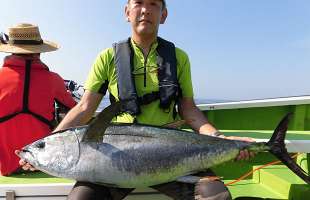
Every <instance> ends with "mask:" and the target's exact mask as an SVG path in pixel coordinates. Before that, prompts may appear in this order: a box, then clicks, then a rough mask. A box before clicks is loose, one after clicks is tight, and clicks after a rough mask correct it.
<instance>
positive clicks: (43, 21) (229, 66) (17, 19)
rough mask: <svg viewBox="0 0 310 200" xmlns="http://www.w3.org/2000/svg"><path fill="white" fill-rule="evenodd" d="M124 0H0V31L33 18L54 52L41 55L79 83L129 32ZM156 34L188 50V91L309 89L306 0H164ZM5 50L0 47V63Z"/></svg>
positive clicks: (244, 95) (217, 95) (232, 96)
mask: <svg viewBox="0 0 310 200" xmlns="http://www.w3.org/2000/svg"><path fill="white" fill-rule="evenodd" d="M126 2H127V1H126V0H113V1H108V0H88V1H85V0H84V1H82V0H27V1H21V0H1V4H0V6H1V8H2V9H1V12H0V32H1V31H2V32H6V31H7V28H8V27H10V26H12V25H15V24H17V23H21V22H27V23H32V24H36V25H38V26H39V28H40V32H41V35H42V38H43V39H46V40H50V41H53V42H56V43H58V44H59V45H60V46H61V48H60V49H59V50H58V51H55V52H50V53H45V54H42V60H43V61H44V62H45V63H46V64H47V65H48V66H49V67H50V70H52V71H55V72H57V73H58V74H60V75H61V76H62V77H63V78H64V79H71V80H75V81H76V82H78V83H79V84H83V83H84V82H85V80H86V77H87V74H88V72H89V70H90V67H91V66H92V63H93V62H94V59H95V58H96V56H97V55H98V54H99V53H100V51H102V50H104V49H105V48H109V47H111V46H112V43H114V42H117V41H119V40H123V39H125V38H127V37H129V36H130V34H131V28H130V24H129V23H128V22H126V20H125V16H124V6H125V4H126ZM167 6H168V13H169V14H168V18H167V21H166V23H165V24H163V25H161V26H160V29H159V36H161V37H163V38H165V39H167V40H170V41H173V42H174V43H175V45H176V46H178V47H179V48H181V49H183V50H184V51H185V52H187V54H188V56H189V58H190V62H191V74H192V81H193V87H194V94H195V98H200V99H218V100H250V99H261V98H275V97H286V96H300V95H310V20H309V19H310V1H309V0H191V1H185V0H167ZM6 55H7V54H5V53H1V52H0V60H1V61H0V62H1V63H2V60H3V58H4V57H5V56H6Z"/></svg>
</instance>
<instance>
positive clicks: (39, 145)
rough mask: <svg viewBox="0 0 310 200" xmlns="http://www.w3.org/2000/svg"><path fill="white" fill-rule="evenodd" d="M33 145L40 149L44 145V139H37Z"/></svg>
mask: <svg viewBox="0 0 310 200" xmlns="http://www.w3.org/2000/svg"><path fill="white" fill-rule="evenodd" d="M35 146H36V147H37V148H39V149H42V148H44V147H45V142H44V141H39V142H37V143H36V144H35Z"/></svg>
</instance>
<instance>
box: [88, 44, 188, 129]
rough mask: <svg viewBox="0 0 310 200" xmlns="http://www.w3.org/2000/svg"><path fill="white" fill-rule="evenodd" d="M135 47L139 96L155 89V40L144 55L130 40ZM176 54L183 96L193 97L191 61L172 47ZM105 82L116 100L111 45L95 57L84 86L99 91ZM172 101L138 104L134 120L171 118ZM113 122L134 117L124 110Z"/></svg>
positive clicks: (164, 120) (146, 121)
mask: <svg viewBox="0 0 310 200" xmlns="http://www.w3.org/2000/svg"><path fill="white" fill-rule="evenodd" d="M131 43H132V47H133V50H134V70H133V77H134V80H135V85H136V90H137V93H138V96H143V95H145V94H148V93H151V92H154V91H158V90H159V87H158V83H159V81H158V77H157V64H156V57H157V52H156V48H157V45H158V43H157V42H155V43H153V44H152V46H151V50H150V52H149V54H148V56H147V58H146V59H145V58H144V55H143V52H142V50H141V49H140V48H139V47H138V46H137V45H136V44H135V42H134V41H133V40H131ZM175 51H176V57H177V77H178V82H179V84H180V87H181V90H182V95H183V97H193V88H192V80H191V72H190V63H189V59H188V56H187V54H186V53H185V52H184V51H182V50H181V49H179V48H176V49H175ZM144 68H146V82H144ZM106 81H108V83H109V84H108V91H109V93H110V94H112V95H113V96H114V97H115V98H116V100H118V89H117V73H116V70H115V63H114V51H113V48H108V49H106V50H104V51H102V52H101V53H100V54H99V55H98V57H97V58H96V60H95V63H94V64H93V66H92V68H91V70H90V73H89V75H88V78H87V80H86V83H85V85H84V88H85V89H86V90H89V91H92V92H99V91H100V88H101V87H102V85H103V84H104V83H105V82H106ZM173 106H174V105H173V104H171V106H170V108H169V109H165V110H164V109H162V108H160V107H159V100H156V101H153V102H152V103H150V104H147V105H142V106H141V114H139V115H138V116H136V118H137V121H138V122H139V123H142V124H151V125H163V124H167V123H171V122H173V121H174V118H173ZM114 121H116V122H124V123H132V122H133V121H134V117H133V116H131V115H130V114H127V113H123V114H121V115H119V116H117V117H116V118H115V119H114Z"/></svg>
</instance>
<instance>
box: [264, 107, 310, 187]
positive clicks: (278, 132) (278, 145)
mask: <svg viewBox="0 0 310 200" xmlns="http://www.w3.org/2000/svg"><path fill="white" fill-rule="evenodd" d="M291 117H292V113H289V114H287V115H286V116H285V117H284V118H283V119H282V120H281V121H280V123H279V125H278V126H277V128H276V129H275V131H274V133H273V135H272V137H271V139H270V140H269V141H268V142H267V145H268V146H269V147H270V150H269V151H270V152H271V153H272V154H273V155H275V156H276V157H277V158H278V159H279V160H281V161H282V162H283V164H285V165H286V166H287V167H288V168H290V169H291V170H292V171H293V172H294V173H295V174H296V175H297V176H299V177H300V178H301V179H302V180H304V181H305V182H306V183H308V184H310V176H308V174H307V173H306V172H305V171H304V170H303V169H302V168H301V167H300V166H299V165H297V164H296V163H295V161H294V160H293V159H292V158H291V157H290V155H289V154H288V152H287V149H286V148H285V143H284V140H285V135H286V131H287V128H288V123H289V120H290V118H291Z"/></svg>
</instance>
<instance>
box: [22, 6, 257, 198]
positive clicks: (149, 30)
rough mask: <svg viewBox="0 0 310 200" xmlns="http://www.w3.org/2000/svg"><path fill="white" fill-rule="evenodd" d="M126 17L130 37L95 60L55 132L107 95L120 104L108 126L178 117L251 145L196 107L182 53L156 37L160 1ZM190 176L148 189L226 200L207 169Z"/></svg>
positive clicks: (92, 191)
mask: <svg viewBox="0 0 310 200" xmlns="http://www.w3.org/2000/svg"><path fill="white" fill-rule="evenodd" d="M125 15H126V19H127V21H128V22H129V23H130V24H131V28H132V35H131V37H130V38H129V39H128V40H125V41H121V42H118V43H115V44H114V45H113V48H108V49H106V50H104V51H102V52H101V53H100V54H99V55H98V57H97V59H96V60H95V63H94V65H93V67H92V68H91V71H90V73H89V76H88V79H87V81H86V84H85V86H84V88H85V93H84V95H83V97H82V99H81V101H80V102H79V103H78V104H77V105H76V106H75V107H74V108H73V109H71V111H70V112H69V113H68V114H67V115H66V117H65V118H64V119H63V121H62V122H61V123H60V124H59V125H58V127H57V128H56V129H55V130H54V132H56V131H59V130H63V129H66V128H69V127H75V126H80V125H85V124H87V123H88V122H89V121H90V119H91V118H92V117H93V115H94V113H95V111H96V109H97V107H98V105H99V103H100V102H101V100H102V98H103V96H104V95H105V94H106V91H107V90H108V91H109V94H110V99H111V102H115V101H122V102H125V103H124V105H122V114H120V115H118V116H116V117H115V118H114V119H113V122H121V123H123V122H124V123H141V124H149V125H157V126H163V125H170V126H174V125H175V124H174V123H173V122H175V121H177V119H178V117H179V116H180V117H181V118H182V119H183V120H184V121H185V122H186V123H187V124H188V125H190V126H191V128H192V129H193V130H194V131H195V132H197V133H200V134H207V135H211V136H214V137H223V138H227V139H232V140H244V141H252V139H250V138H238V137H225V136H224V135H222V134H221V133H220V132H219V131H218V130H217V129H216V128H214V127H213V126H212V125H211V124H210V123H209V122H208V120H207V119H206V117H205V116H204V114H203V113H202V112H201V111H200V110H199V109H198V108H197V107H196V105H195V103H194V100H193V96H194V95H193V89H192V82H191V75H190V64H189V59H188V57H187V54H186V53H185V52H184V51H183V50H181V49H179V48H177V47H175V46H174V44H173V43H171V42H169V41H166V40H164V39H162V38H160V37H158V29H159V25H160V24H164V23H165V20H166V18H167V15H168V11H167V7H166V2H165V0H128V2H127V4H126V7H125ZM177 111H178V112H177ZM17 153H18V152H17ZM252 156H253V154H252V153H249V152H248V151H246V150H244V151H240V153H239V156H238V157H237V160H243V159H249V158H250V157H252ZM20 163H21V165H23V168H24V169H33V168H32V166H31V165H30V164H28V163H25V161H24V160H21V161H20ZM195 176H199V177H203V178H202V179H201V181H200V182H199V184H190V183H181V182H177V181H175V182H170V183H165V184H161V185H158V186H153V188H154V189H156V190H158V191H160V192H162V193H164V194H166V195H168V196H170V197H172V198H173V199H208V200H211V199H212V200H214V199H221V200H222V199H231V195H230V193H229V191H228V189H227V188H226V187H225V186H224V184H223V183H222V182H221V181H220V180H218V179H214V180H213V179H212V178H208V177H210V176H214V174H213V173H212V172H211V171H210V170H208V171H206V172H201V173H198V174H195ZM132 190H133V189H128V188H125V189H122V188H113V187H107V186H103V185H98V184H93V183H87V182H77V183H76V184H75V186H74V188H73V189H72V191H71V193H70V194H69V197H68V198H69V199H83V200H85V199H113V200H118V199H123V198H125V197H126V196H127V195H128V194H129V193H130V192H131V191H132Z"/></svg>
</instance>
